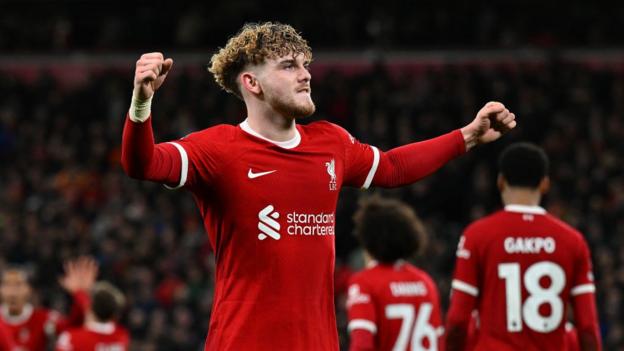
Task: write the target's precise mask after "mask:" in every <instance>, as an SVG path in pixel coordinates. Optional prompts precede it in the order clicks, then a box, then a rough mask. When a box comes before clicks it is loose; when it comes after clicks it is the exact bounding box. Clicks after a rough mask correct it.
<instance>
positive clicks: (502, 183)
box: [496, 173, 507, 193]
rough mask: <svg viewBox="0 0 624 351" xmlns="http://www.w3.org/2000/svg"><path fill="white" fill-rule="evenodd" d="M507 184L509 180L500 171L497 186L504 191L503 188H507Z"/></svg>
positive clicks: (500, 190)
mask: <svg viewBox="0 0 624 351" xmlns="http://www.w3.org/2000/svg"><path fill="white" fill-rule="evenodd" d="M506 185H507V181H506V180H505V177H503V174H502V173H499V174H498V177H497V178H496V186H498V191H499V192H501V193H502V192H503V190H505V187H506Z"/></svg>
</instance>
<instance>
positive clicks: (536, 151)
mask: <svg viewBox="0 0 624 351" xmlns="http://www.w3.org/2000/svg"><path fill="white" fill-rule="evenodd" d="M499 166H500V174H499V177H498V187H499V189H500V191H501V196H502V200H503V203H504V204H505V208H504V210H501V211H498V212H496V213H494V214H492V215H490V216H488V217H485V218H483V219H481V220H478V221H476V222H474V223H473V224H471V225H470V226H469V227H468V228H466V230H465V232H464V235H463V236H462V237H461V239H460V241H459V246H458V249H457V263H456V267H455V275H454V279H453V282H452V287H453V291H452V297H451V306H450V308H449V312H448V316H447V318H448V321H447V329H448V339H447V346H448V350H451V351H452V350H461V347H462V344H463V339H464V337H465V334H466V328H467V325H468V321H469V320H470V314H471V311H472V310H473V309H474V308H475V307H476V308H477V309H478V310H479V320H480V325H479V333H478V341H477V345H476V350H500V351H505V350H524V351H532V350H541V351H550V350H562V349H563V348H564V345H565V322H566V318H565V317H566V315H567V314H566V312H567V311H566V310H567V306H568V302H570V303H571V304H572V307H573V315H574V320H575V323H576V325H577V328H578V335H579V340H580V349H581V350H583V351H587V350H600V349H601V341H600V335H599V332H598V319H597V316H596V305H595V301H594V291H595V286H594V282H593V274H592V266H591V260H590V255H589V249H588V247H587V244H586V242H585V239H584V238H583V236H582V235H581V234H580V233H579V232H577V231H576V230H574V229H573V228H571V227H570V226H568V225H567V224H565V223H563V222H562V221H560V220H559V219H557V218H555V217H553V216H551V215H549V214H548V213H547V212H546V211H545V210H544V209H543V208H541V207H539V203H540V199H541V196H542V194H544V193H545V192H546V191H547V189H548V187H549V178H548V158H547V156H546V154H545V153H544V151H543V150H542V149H540V148H539V147H537V146H535V145H532V144H528V143H517V144H513V145H511V146H510V147H508V148H507V149H505V150H504V152H503V153H502V155H501V158H500V161H499Z"/></svg>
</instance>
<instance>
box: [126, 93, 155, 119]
mask: <svg viewBox="0 0 624 351" xmlns="http://www.w3.org/2000/svg"><path fill="white" fill-rule="evenodd" d="M153 97H154V96H153V95H152V96H151V97H150V98H149V99H147V100H141V99H139V98H138V97H137V96H135V95H134V94H132V102H131V103H130V111H128V115H129V116H130V120H131V121H132V122H135V123H143V122H145V121H147V119H148V118H149V116H150V113H152V98H153Z"/></svg>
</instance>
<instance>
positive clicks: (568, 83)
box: [0, 0, 624, 351]
mask: <svg viewBox="0 0 624 351" xmlns="http://www.w3.org/2000/svg"><path fill="white" fill-rule="evenodd" d="M31 3H32V2H31ZM34 3H37V4H38V5H39V6H35V7H34V8H33V9H32V11H31V12H30V13H29V15H27V16H26V15H22V16H17V15H16V14H18V13H19V11H21V9H23V5H20V2H19V1H14V0H9V1H7V2H6V7H5V8H4V9H3V11H2V13H1V14H0V51H2V52H4V53H7V52H11V53H20V54H23V53H33V52H45V53H50V52H52V53H66V52H68V51H70V50H71V51H75V50H85V51H89V52H98V51H100V52H107V51H132V52H133V53H138V52H140V51H142V50H143V49H147V48H153V46H154V45H156V44H157V45H158V48H159V49H161V48H162V49H165V48H173V47H175V48H178V49H205V48H206V47H216V46H218V45H223V43H222V41H223V40H224V39H225V38H227V36H228V35H230V34H232V33H233V32H234V31H235V30H236V29H237V28H238V27H240V24H241V23H243V22H244V21H245V20H246V19H248V18H250V17H254V16H256V17H257V15H258V13H260V11H264V12H266V11H267V9H266V8H259V6H260V5H258V4H256V3H252V2H244V1H243V2H225V3H224V2H220V3H219V4H213V3H210V6H208V5H197V6H196V5H193V6H190V5H189V6H182V5H181V6H170V5H168V4H166V3H164V2H163V3H162V4H161V5H162V6H161V7H162V8H158V7H156V8H151V7H150V8H149V9H148V8H147V7H141V4H143V2H139V3H138V4H139V5H138V6H137V8H136V9H134V10H132V11H136V12H132V11H130V12H129V13H127V14H125V15H124V16H127V17H128V18H131V17H133V16H136V21H129V20H127V18H126V17H123V16H122V17H119V16H118V14H117V13H115V12H114V11H113V10H110V11H108V10H106V9H104V8H102V9H100V10H101V11H98V9H97V6H99V5H98V4H100V2H97V3H96V4H95V6H96V7H95V10H93V11H87V10H86V7H87V6H89V5H88V3H89V2H81V1H65V2H64V3H67V4H71V5H72V6H56V5H55V4H56V3H54V2H45V1H42V2H34ZM280 3H281V2H280V1H276V2H274V3H273V5H272V6H273V7H274V9H269V10H272V11H274V12H275V13H276V14H277V15H276V18H279V17H280V16H285V13H283V12H280V11H282V10H281V9H280ZM206 4H208V3H206ZM366 4H367V3H366ZM385 4H386V3H385V2H384V6H382V5H381V4H377V5H364V6H363V8H362V12H361V14H362V15H359V14H358V15H357V16H356V15H355V13H354V12H352V11H347V10H346V9H348V8H350V7H352V6H355V5H354V2H353V1H346V2H329V1H327V2H325V1H321V2H319V3H318V6H320V9H319V13H322V14H324V15H323V16H306V14H307V13H306V12H305V11H304V10H303V8H302V10H301V11H300V12H301V13H300V14H299V15H298V16H297V15H293V14H292V12H289V13H288V15H289V17H288V18H289V20H288V22H289V23H291V24H293V25H294V26H295V27H296V28H298V29H300V30H302V32H303V34H304V36H306V37H308V38H309V40H310V42H311V44H312V46H313V47H316V46H321V47H323V48H327V49H332V48H339V47H343V46H345V45H346V44H348V46H349V47H361V46H364V45H367V46H370V44H371V43H372V44H373V45H377V46H379V47H392V48H395V49H401V48H404V47H405V45H404V43H406V42H409V47H410V48H412V49H413V48H415V47H419V46H422V47H428V48H432V47H452V48H466V47H470V48H474V47H497V48H510V47H513V48H517V47H525V46H539V47H553V46H559V45H564V46H565V45H589V46H594V45H595V46H604V45H607V46H617V45H621V44H624V43H622V40H623V39H622V36H618V35H617V34H618V32H617V30H616V29H618V28H619V22H618V21H619V19H620V18H622V16H623V15H624V5H622V4H615V5H617V6H614V8H613V9H612V11H610V12H609V13H608V14H603V15H604V16H601V17H600V20H595V16H593V15H592V13H594V12H595V9H593V7H592V5H591V4H589V3H587V4H584V3H580V2H574V1H573V2H571V3H570V4H569V5H566V6H565V7H557V8H556V9H555V8H554V6H555V5H554V4H553V5H548V4H544V6H546V7H548V6H550V7H551V8H550V10H552V11H564V12H565V14H564V15H565V16H562V17H566V16H567V18H568V19H569V18H574V19H575V21H564V20H561V21H560V22H557V20H556V18H555V20H554V21H553V16H551V15H549V11H548V9H546V10H545V11H543V13H542V14H540V15H539V16H536V17H535V18H532V20H534V21H533V22H531V21H528V20H527V16H524V17H523V16H517V17H518V19H515V20H513V21H509V20H508V18H507V16H508V15H506V14H505V13H502V12H498V11H493V10H492V11H489V10H488V8H485V7H479V6H477V7H475V6H471V4H470V3H465V4H464V5H458V7H457V8H456V9H455V10H454V11H443V10H439V8H438V7H435V6H434V5H433V3H432V2H431V3H429V2H427V3H423V4H421V3H419V4H418V6H419V8H418V10H417V11H416V10H414V11H413V12H410V11H407V10H404V11H398V10H397V9H396V8H395V7H397V8H398V7H399V6H401V4H400V3H399V2H397V3H396V4H395V5H392V4H394V3H392V4H391V5H389V6H385ZM91 5H94V4H91ZM213 5H214V6H215V7H213ZM360 5H362V4H361V3H360V2H358V3H357V6H360ZM421 5H422V7H421ZM102 6H103V5H102ZM301 6H308V4H305V5H303V4H302V5H301ZM410 6H414V5H410ZM511 6H512V8H510V10H509V11H510V13H511V12H513V11H514V8H513V6H516V5H513V4H512V5H511ZM165 9H166V11H165ZM516 10H517V11H522V10H521V7H520V6H518V8H517V9H516ZM295 12H296V11H295ZM89 13H91V15H85V14H89ZM397 13H399V14H402V15H398V17H397V16H395V15H396V14H397ZM401 16H409V19H408V18H403V17H401ZM217 17H227V18H229V20H228V22H225V21H223V20H220V21H214V23H215V24H216V25H215V26H212V23H213V19H215V18H217ZM514 18H516V17H514ZM171 21H174V22H171ZM330 21H331V25H330V24H329V23H328V22H330ZM169 22H171V23H169ZM529 22H530V23H529ZM28 23H31V24H33V25H32V26H30V27H29V28H31V29H32V30H28V31H26V30H24V28H26V27H28V25H26V24H28ZM159 23H160V24H162V23H165V24H166V25H162V26H160V25H159ZM209 23H210V24H211V26H210V27H209V26H208V24H209ZM475 23H476V24H477V25H473V24H475ZM34 24H36V25H34ZM589 24H591V29H589V30H587V26H588V25H589ZM161 28H162V32H159V31H158V30H159V29H161ZM171 28H174V30H169V29H171ZM353 28H366V30H364V31H355V30H353ZM142 31H143V32H142ZM144 31H149V33H148V32H144ZM174 59H175V57H174ZM132 65H133V61H132V60H130V61H129V62H128V65H127V68H128V70H127V71H119V70H105V71H99V72H94V73H93V74H92V75H91V76H90V78H89V80H88V83H87V84H85V85H82V86H80V87H74V88H72V89H65V88H64V87H63V85H62V84H61V83H60V82H59V81H58V80H57V79H56V78H54V77H53V76H52V75H48V74H46V73H45V72H42V74H40V75H39V77H38V78H37V79H36V80H35V81H30V82H26V81H24V80H22V79H19V78H18V77H17V76H16V75H13V74H12V73H11V72H9V71H6V70H5V71H3V72H2V73H0V169H1V171H0V184H2V187H1V188H0V243H1V244H0V270H1V269H2V268H3V267H5V266H6V264H7V263H25V264H27V265H29V266H30V267H31V268H32V269H33V271H34V272H35V280H34V284H35V288H36V291H37V297H38V301H39V303H41V304H45V305H47V306H51V307H54V308H57V309H59V310H65V311H67V310H68V303H69V300H68V297H67V296H66V295H65V294H64V292H63V291H62V289H61V288H60V287H59V286H58V284H57V278H58V276H59V275H60V272H61V270H62V262H63V260H65V259H67V258H70V257H75V256H77V255H79V254H92V255H94V256H95V258H96V259H97V260H98V262H99V264H100V278H101V279H105V280H108V281H111V282H113V283H115V284H116V285H117V286H118V287H120V288H121V290H122V291H123V292H124V293H125V294H126V297H127V302H128V308H127V310H126V312H125V313H124V317H123V320H122V323H123V324H124V325H126V326H127V327H128V329H129V331H130V332H131V335H132V338H133V347H132V349H133V350H145V351H148V350H195V349H200V347H202V346H201V345H203V340H204V338H205V335H206V329H207V325H208V320H209V314H210V310H211V306H212V304H211V303H212V301H211V300H212V293H213V279H214V278H213V273H214V267H213V258H212V256H211V252H210V248H209V244H208V242H207V240H206V235H205V233H204V229H203V225H202V223H201V219H200V216H199V213H198V212H197V209H196V207H195V204H194V203H193V199H192V198H191V196H190V195H189V194H188V193H185V192H174V191H168V190H165V189H163V188H162V187H161V186H159V185H156V184H151V183H147V182H139V181H135V180H133V179H130V178H129V177H127V176H125V174H124V173H123V172H122V170H121V168H120V165H119V159H120V140H121V130H122V124H123V118H124V115H125V113H126V111H127V108H128V106H129V102H130V94H131V89H132V84H131V83H132V81H131V79H132V72H131V71H130V69H131V68H132ZM176 70H177V71H176ZM312 70H313V72H312V73H313V83H312V87H313V92H312V93H313V97H314V100H315V102H316V105H317V113H316V114H315V117H314V118H313V119H328V120H330V121H332V122H335V123H337V124H340V125H342V126H344V127H345V128H347V129H348V130H349V131H350V132H351V133H352V134H353V135H354V136H356V137H357V138H359V139H360V140H362V141H364V142H366V143H370V144H373V145H376V146H378V147H380V148H382V149H384V150H386V149H388V148H391V147H394V146H397V145H402V144H405V143H407V142H409V141H413V140H420V139H424V138H429V137H433V136H436V135H439V134H441V133H444V132H447V131H449V130H451V129H453V128H457V127H459V126H462V125H463V124H464V123H465V122H467V121H469V120H471V119H472V118H473V116H474V114H475V112H476V111H477V110H478V109H479V107H480V106H482V105H483V103H485V102H487V101H488V100H492V99H496V100H500V101H503V102H505V104H507V105H508V106H510V107H511V108H513V110H514V111H515V112H516V115H517V116H518V117H517V118H518V121H519V128H518V129H517V130H516V131H514V132H513V133H511V135H510V136H509V137H507V138H504V140H501V141H499V142H497V143H494V144H493V145H488V146H485V147H481V148H479V149H477V150H475V151H474V152H471V153H470V154H468V155H466V156H464V157H462V158H460V159H458V160H455V161H453V162H452V163H451V164H450V165H447V166H446V167H445V168H443V169H442V170H441V171H439V172H438V173H436V174H435V175H433V176H431V177H430V178H428V179H426V180H424V181H421V182H418V183H416V184H415V185H413V186H410V187H404V188H401V189H396V190H383V193H384V194H386V195H389V196H393V197H397V198H400V199H402V200H404V201H406V202H408V203H409V204H411V205H412V206H413V207H414V208H415V209H416V211H417V213H418V214H419V215H420V216H421V217H422V218H423V220H424V221H425V223H426V225H427V228H428V231H429V234H430V246H429V249H428V250H426V254H425V256H423V257H421V258H419V259H418V260H417V261H416V263H417V264H419V265H420V266H422V267H423V268H425V269H426V270H427V271H428V272H430V273H431V274H432V276H433V277H434V279H435V281H436V282H437V283H438V285H439V288H440V291H441V295H442V297H443V300H446V299H444V297H448V292H449V289H450V277H451V272H452V269H453V264H454V254H455V245H456V244H457V241H458V238H459V236H460V234H461V231H462V228H463V227H464V226H465V225H466V224H467V223H468V222H470V221H471V220H473V219H475V218H477V217H480V216H482V215H484V214H486V213H488V212H490V211H493V210H495V209H497V208H498V207H500V201H499V199H498V197H497V191H496V189H495V179H496V158H497V155H498V152H499V151H500V150H502V149H503V147H504V146H505V145H506V144H508V143H511V142H513V141H518V140H528V141H533V142H535V143H538V144H539V145H541V146H543V147H544V148H545V150H546V151H547V153H548V154H549V156H550V158H551V162H552V170H551V177H552V179H553V188H552V190H551V192H550V193H549V195H548V196H547V197H546V201H545V207H546V208H547V210H549V211H550V212H552V213H554V214H555V215H557V216H560V217H561V218H563V219H564V220H565V221H567V222H568V223H570V224H572V225H573V226H575V227H577V228H578V229H579V230H580V231H581V232H583V233H584V234H585V235H586V238H587V240H588V242H589V244H590V247H591V249H592V255H593V259H594V264H595V272H596V280H597V289H598V291H597V297H598V308H599V313H600V321H601V328H602V333H603V337H604V340H605V341H604V345H605V349H606V350H617V349H622V348H624V318H623V317H622V316H624V305H623V302H622V296H623V295H622V291H624V178H623V177H622V176H623V174H622V173H623V172H622V164H623V161H624V160H623V159H622V158H623V157H622V155H624V142H623V141H622V140H624V73H623V72H622V71H618V70H609V69H593V68H591V67H589V66H584V65H578V64H570V63H566V62H562V61H558V60H552V61H547V62H545V63H544V64H539V65H530V64H506V65H500V66H498V65H495V66H488V67H483V66H481V67H479V66H457V65H453V66H432V67H421V69H419V70H418V71H413V72H412V73H410V74H403V75H400V76H399V77H397V76H395V75H392V74H389V72H388V67H387V66H386V65H384V64H383V62H380V63H379V64H378V65H376V66H375V67H374V68H373V69H372V70H370V71H367V72H363V73H361V74H356V75H346V74H343V73H342V72H341V71H340V70H336V71H330V72H326V73H327V74H325V75H323V77H322V78H314V65H313V66H312ZM174 71H176V72H177V73H176V74H174V75H173V76H172V77H170V78H168V80H167V83H166V86H165V87H164V88H163V89H161V90H160V91H159V92H158V93H157V99H155V100H154V101H155V102H154V107H153V111H155V119H154V130H155V133H156V139H157V140H159V141H165V140H170V139H176V138H180V137H182V136H184V135H186V134H188V133H189V132H191V131H194V130H197V129H201V128H205V127H208V126H211V125H215V124H218V123H238V122H240V121H242V120H243V118H244V115H245V111H244V106H243V105H242V103H241V102H240V101H237V100H236V99H235V98H234V97H232V96H229V95H226V94H225V93H224V92H222V91H220V90H219V89H218V88H217V86H216V85H215V84H214V83H213V82H212V81H211V79H212V78H211V77H210V75H209V74H208V73H207V72H205V71H204V70H202V69H201V68H200V67H191V68H188V67H187V69H181V67H175V68H174ZM313 119H309V120H313ZM304 123H305V122H304ZM361 195H362V193H361V192H360V191H359V190H353V189H347V190H344V193H343V194H342V197H341V201H340V202H339V206H338V213H337V228H336V229H337V235H336V243H337V256H338V257H337V262H338V265H337V267H336V288H337V289H336V291H337V298H336V300H337V303H336V306H337V312H338V321H339V328H340V331H341V342H342V344H343V345H346V344H347V342H348V341H347V335H346V316H345V311H344V299H345V296H344V294H345V288H346V281H347V278H348V277H349V275H350V274H351V273H352V272H353V271H355V270H358V269H360V268H361V265H362V259H361V252H360V250H359V249H358V247H357V243H356V241H355V238H354V237H353V236H352V235H351V231H352V223H351V215H352V213H353V211H354V209H355V206H356V204H357V199H358V197H359V196H361Z"/></svg>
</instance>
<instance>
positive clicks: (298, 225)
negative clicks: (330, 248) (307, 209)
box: [286, 211, 335, 236]
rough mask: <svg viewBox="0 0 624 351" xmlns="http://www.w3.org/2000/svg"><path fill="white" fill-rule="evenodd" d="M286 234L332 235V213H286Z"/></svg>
mask: <svg viewBox="0 0 624 351" xmlns="http://www.w3.org/2000/svg"><path fill="white" fill-rule="evenodd" d="M286 222H287V228H286V232H287V233H288V235H304V236H312V235H320V236H324V235H334V223H335V222H334V214H333V213H324V212H321V213H316V214H314V213H299V212H296V211H293V212H290V213H288V214H287V215H286Z"/></svg>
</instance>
